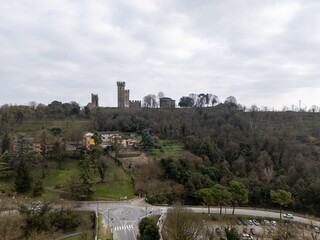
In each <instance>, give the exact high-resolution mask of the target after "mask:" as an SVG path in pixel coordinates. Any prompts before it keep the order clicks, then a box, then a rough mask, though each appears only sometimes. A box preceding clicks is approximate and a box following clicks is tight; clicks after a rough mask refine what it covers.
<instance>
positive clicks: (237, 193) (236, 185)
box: [229, 180, 249, 215]
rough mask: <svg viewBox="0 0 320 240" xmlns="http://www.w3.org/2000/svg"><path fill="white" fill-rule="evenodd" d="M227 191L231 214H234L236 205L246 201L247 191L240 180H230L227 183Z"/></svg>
mask: <svg viewBox="0 0 320 240" xmlns="http://www.w3.org/2000/svg"><path fill="white" fill-rule="evenodd" d="M229 192H230V193H231V204H232V207H233V209H232V214H233V215H234V210H235V206H236V205H239V204H246V203H247V202H248V195H249V191H248V189H247V188H246V187H245V185H244V184H243V183H242V182H239V181H237V180H232V181H231V182H230V183H229Z"/></svg>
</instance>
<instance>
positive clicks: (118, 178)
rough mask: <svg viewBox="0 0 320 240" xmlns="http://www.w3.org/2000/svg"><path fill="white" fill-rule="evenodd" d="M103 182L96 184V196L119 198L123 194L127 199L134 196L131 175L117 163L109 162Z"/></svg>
mask: <svg viewBox="0 0 320 240" xmlns="http://www.w3.org/2000/svg"><path fill="white" fill-rule="evenodd" d="M105 182H106V183H98V184H97V185H96V194H95V197H96V198H107V199H114V200H119V199H120V198H122V197H124V196H127V198H128V199H131V198H133V197H134V189H133V183H132V180H131V177H130V176H129V175H128V174H127V173H126V172H125V171H124V170H123V168H122V167H121V166H119V165H118V164H116V163H111V164H110V165H109V166H108V171H107V175H106V181H105Z"/></svg>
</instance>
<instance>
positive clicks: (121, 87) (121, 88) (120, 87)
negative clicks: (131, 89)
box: [117, 82, 126, 108]
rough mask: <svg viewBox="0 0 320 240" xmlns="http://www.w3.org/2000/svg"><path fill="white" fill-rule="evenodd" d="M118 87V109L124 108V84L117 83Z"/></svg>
mask: <svg viewBox="0 0 320 240" xmlns="http://www.w3.org/2000/svg"><path fill="white" fill-rule="evenodd" d="M117 86H118V108H124V107H125V106H124V103H125V101H124V95H125V87H126V83H125V82H117Z"/></svg>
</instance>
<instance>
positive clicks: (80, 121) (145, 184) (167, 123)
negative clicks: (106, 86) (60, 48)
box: [0, 94, 320, 215]
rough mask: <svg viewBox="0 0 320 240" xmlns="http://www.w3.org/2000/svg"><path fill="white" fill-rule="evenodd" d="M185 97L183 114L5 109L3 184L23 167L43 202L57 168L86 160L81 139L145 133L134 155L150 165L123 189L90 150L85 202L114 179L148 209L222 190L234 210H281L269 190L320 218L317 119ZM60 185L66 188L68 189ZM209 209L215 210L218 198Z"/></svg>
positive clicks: (63, 106)
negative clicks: (35, 146) (92, 134)
mask: <svg viewBox="0 0 320 240" xmlns="http://www.w3.org/2000/svg"><path fill="white" fill-rule="evenodd" d="M188 97H189V98H191V99H189V98H185V99H182V100H183V101H180V102H181V106H183V107H184V108H180V109H155V108H151V107H152V105H154V104H153V103H152V101H151V102H150V108H143V109H138V110H133V109H111V108H110V109H109V108H97V109H92V110H88V109H87V111H81V110H80V108H79V107H78V105H77V104H76V103H74V102H73V103H61V102H59V101H54V102H52V103H51V104H49V105H48V106H45V105H41V104H38V105H36V104H34V105H31V106H8V105H5V106H2V107H1V108H0V119H1V121H0V137H1V145H0V146H1V153H3V154H4V153H5V152H8V153H9V155H10V158H8V157H7V156H3V157H1V164H0V168H2V169H5V168H7V167H8V168H7V169H8V171H7V172H8V173H9V174H8V175H7V176H4V178H2V179H3V180H1V181H2V182H3V185H6V184H8V183H13V182H14V181H15V179H14V177H13V176H12V175H11V176H10V167H12V169H13V171H12V173H13V172H16V171H17V168H18V166H19V164H20V163H21V161H22V160H24V161H25V163H26V165H27V169H29V171H30V172H31V176H32V179H33V182H31V185H30V189H29V191H31V189H33V188H35V187H36V189H35V190H37V188H38V189H39V190H41V186H39V185H38V184H36V183H37V180H38V179H43V188H44V193H43V194H44V195H46V194H48V192H49V191H48V190H49V188H48V185H47V181H49V179H50V178H52V176H53V175H54V174H55V173H56V172H57V165H58V168H61V169H60V170H61V171H63V166H64V165H65V162H66V161H67V159H69V158H73V159H75V161H79V160H80V159H83V154H82V153H81V136H82V134H83V133H84V132H85V131H86V130H96V131H122V132H130V133H133V132H135V133H137V134H140V135H141V136H142V133H144V141H143V144H142V146H141V147H142V148H141V150H143V149H146V150H147V152H148V153H151V154H153V155H152V157H153V158H152V160H151V161H149V162H148V163H147V164H144V165H142V164H141V165H137V166H132V167H131V168H130V171H128V172H130V174H132V175H131V176H130V177H129V176H128V179H129V180H128V181H127V180H123V179H124V178H122V177H119V176H121V174H118V173H116V174H113V173H112V171H113V169H112V168H110V167H109V166H108V168H107V169H106V170H105V167H104V166H103V164H100V162H99V161H100V157H99V154H98V153H99V150H97V149H96V150H97V151H96V150H93V151H92V152H90V153H89V152H88V154H89V155H90V161H91V165H92V171H93V175H94V178H93V179H92V181H93V189H95V194H93V195H92V196H91V195H90V196H91V197H93V198H95V197H96V196H97V195H99V193H102V192H104V193H105V192H106V191H108V190H106V189H105V187H101V186H103V185H104V184H108V177H110V176H111V177H112V178H113V177H114V178H115V179H121V181H119V182H122V183H128V182H130V184H131V185H130V184H128V185H127V186H131V188H132V180H133V183H134V190H135V193H136V194H138V193H142V194H146V195H147V199H148V200H149V201H150V202H159V203H174V202H182V203H186V204H200V203H202V202H203V201H204V200H203V196H201V194H200V193H201V191H200V190H201V189H212V188H214V186H219V185H220V186H222V187H223V188H224V189H225V190H226V192H230V193H231V194H234V195H232V196H231V198H230V199H231V200H230V201H229V203H228V204H231V205H234V206H236V205H243V204H246V202H248V203H247V204H249V205H253V206H263V207H274V206H276V205H278V204H279V203H278V202H276V201H273V200H272V199H271V194H270V191H271V190H277V189H283V190H284V191H286V192H290V193H291V194H292V201H291V202H290V203H287V204H284V205H283V206H286V205H287V207H288V208H290V209H292V210H295V211H304V212H305V211H307V212H308V213H310V214H314V215H319V213H320V188H319V186H320V184H319V183H320V176H319V175H318V172H319V170H320V163H319V159H318V155H319V139H320V125H319V122H320V114H319V113H318V112H316V111H310V112H270V111H264V112H262V111H258V108H257V107H256V106H252V107H251V108H249V109H248V110H249V111H245V110H246V108H245V107H244V106H241V105H240V104H239V103H238V102H237V101H236V99H235V98H234V97H232V96H230V97H228V98H227V99H226V100H225V101H224V103H223V104H218V103H219V100H218V99H217V97H216V96H214V95H211V94H193V95H192V94H191V95H189V96H188ZM153 98H154V97H153V96H152V98H151V100H152V99H153ZM148 104H149V103H148ZM265 110H267V109H265ZM147 132H148V134H146V133H147ZM30 138H33V139H34V141H33V142H37V143H40V144H41V147H40V150H41V151H40V152H42V154H41V153H40V154H39V152H38V153H36V152H30V151H29V150H30V149H28V146H30V143H32V141H30ZM79 142H80V147H79V145H77V144H79ZM165 142H166V143H175V144H179V146H180V147H181V148H180V147H179V149H178V148H176V149H175V150H172V153H174V154H172V155H171V154H163V155H161V154H159V153H162V151H163V152H166V151H167V152H168V153H169V152H170V151H169V149H170V147H168V148H167V149H166V148H165V146H164V143H165ZM55 143H56V144H55ZM70 143H74V144H75V145H74V146H75V148H76V150H74V151H73V152H71V151H69V150H68V151H67V145H68V144H70ZM52 149H54V151H53V150H52ZM182 149H183V151H182ZM43 150H46V152H44V151H43ZM95 151H96V152H95ZM153 151H155V152H153ZM3 154H2V155H3ZM4 159H5V160H4ZM8 164H9V165H8ZM117 171H118V170H117ZM72 172H74V173H75V176H74V177H73V179H69V180H68V181H69V182H68V184H69V185H70V188H69V189H67V190H72V191H74V193H75V195H74V196H76V188H74V187H73V186H75V185H74V183H77V181H78V180H79V179H78V175H77V174H79V173H80V169H77V167H75V168H74V169H73V170H72ZM70 178H71V175H70ZM122 180H123V181H122ZM233 180H235V181H237V182H239V183H240V184H243V186H245V188H244V189H247V191H248V201H246V199H244V200H243V201H242V200H241V201H235V200H234V199H235V195H236V192H232V191H231V188H232V186H231V185H230V183H231V182H232V181H233ZM98 182H102V183H99V184H98ZM104 182H105V183H104ZM57 184H58V183H57ZM61 184H62V185H64V186H63V187H65V186H66V185H68V184H66V182H65V181H63V183H61ZM51 186H52V185H51ZM56 190H58V191H59V190H60V189H59V186H57V188H56V189H50V191H51V193H53V192H54V191H56ZM29 191H28V193H29ZM124 191H125V192H121V193H118V194H116V195H118V196H119V195H120V194H121V195H127V196H129V195H131V194H133V192H132V190H131V193H130V191H129V190H128V189H125V190H124ZM127 191H128V192H129V193H128V192H127ZM38 192H39V191H35V193H37V194H38ZM40 192H41V191H40ZM226 196H227V195H226ZM214 202H215V204H220V203H218V201H217V200H215V201H214ZM221 204H222V205H223V204H225V203H221ZM280 206H281V204H280Z"/></svg>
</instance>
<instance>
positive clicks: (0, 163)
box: [0, 151, 13, 178]
mask: <svg viewBox="0 0 320 240" xmlns="http://www.w3.org/2000/svg"><path fill="white" fill-rule="evenodd" d="M12 174H13V165H12V160H11V155H10V153H9V152H8V151H5V152H4V153H3V154H2V155H1V157H0V178H8V177H11V176H12Z"/></svg>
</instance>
